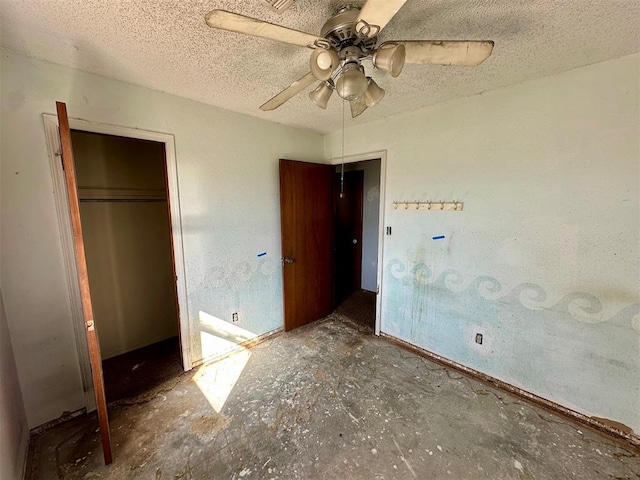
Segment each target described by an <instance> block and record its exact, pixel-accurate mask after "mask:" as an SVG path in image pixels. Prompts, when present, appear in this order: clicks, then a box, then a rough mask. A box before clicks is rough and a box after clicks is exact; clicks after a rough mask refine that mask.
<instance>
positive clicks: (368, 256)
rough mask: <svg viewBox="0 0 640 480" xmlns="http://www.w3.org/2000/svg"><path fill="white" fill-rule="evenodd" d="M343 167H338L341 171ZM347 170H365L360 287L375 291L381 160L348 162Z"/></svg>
mask: <svg viewBox="0 0 640 480" xmlns="http://www.w3.org/2000/svg"><path fill="white" fill-rule="evenodd" d="M340 169H341V167H340V166H338V167H336V172H340ZM344 170H345V172H347V171H352V170H363V172H364V180H363V192H362V195H363V199H362V200H363V201H362V274H361V277H360V283H361V285H360V287H361V288H362V289H363V290H368V291H370V292H375V291H376V290H377V287H378V238H379V236H378V234H379V232H380V231H379V228H378V224H379V223H380V160H366V161H363V162H355V163H348V164H346V165H345V166H344Z"/></svg>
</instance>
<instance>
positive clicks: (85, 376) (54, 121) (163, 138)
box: [42, 113, 193, 411]
mask: <svg viewBox="0 0 640 480" xmlns="http://www.w3.org/2000/svg"><path fill="white" fill-rule="evenodd" d="M42 119H43V122H44V131H45V139H46V144H47V152H48V155H49V166H50V168H51V178H52V181H53V194H54V195H53V196H54V199H55V204H56V213H57V216H58V227H59V231H60V239H61V245H62V253H63V261H64V268H65V273H66V280H67V290H68V292H69V299H70V303H71V316H72V321H73V329H74V334H75V339H76V346H77V349H78V360H79V362H80V372H81V376H82V384H83V389H84V398H85V404H86V408H87V411H92V410H95V408H96V404H95V397H94V394H93V380H92V378H91V367H90V364H89V350H88V345H87V340H86V334H85V325H84V320H83V315H82V304H81V301H80V299H81V297H80V286H79V284H78V274H77V273H78V272H77V269H76V266H75V257H74V250H73V235H72V232H71V221H70V219H69V207H68V205H67V202H66V187H65V177H64V170H63V169H62V162H61V161H60V158H61V157H60V152H61V146H60V136H59V133H58V118H57V116H56V115H51V114H48V113H43V114H42ZM69 126H70V128H71V129H73V130H82V131H85V132H91V133H101V134H105V135H116V136H120V137H127V138H135V139H140V140H151V141H154V142H159V143H163V144H164V146H165V161H166V172H167V190H168V195H169V210H170V213H171V236H172V246H173V258H174V264H175V273H176V291H177V297H178V318H179V327H180V343H181V351H182V366H183V368H184V370H185V371H186V370H190V369H191V368H192V367H193V364H192V356H191V342H190V338H191V334H190V328H189V313H188V310H187V287H186V273H185V263H184V249H183V244H182V217H181V216H180V196H179V192H178V169H177V162H176V149H175V138H174V136H173V135H171V134H168V133H159V132H152V131H149V130H141V129H138V128H129V127H121V126H117V125H109V124H104V123H95V122H89V121H87V120H81V119H77V118H69Z"/></svg>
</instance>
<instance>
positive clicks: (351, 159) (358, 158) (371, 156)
mask: <svg viewBox="0 0 640 480" xmlns="http://www.w3.org/2000/svg"><path fill="white" fill-rule="evenodd" d="M378 159H380V214H379V217H378V273H377V275H376V283H377V285H378V292H377V295H376V325H375V329H374V333H375V334H376V335H380V325H381V315H382V289H383V287H384V286H383V283H382V261H383V252H384V230H385V228H384V227H385V225H384V210H385V186H386V184H387V151H386V150H380V151H377V152H368V153H359V154H355V155H347V156H345V157H336V158H332V159H330V160H329V164H330V165H340V164H341V163H356V162H365V161H367V160H378Z"/></svg>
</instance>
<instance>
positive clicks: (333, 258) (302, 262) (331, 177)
mask: <svg viewBox="0 0 640 480" xmlns="http://www.w3.org/2000/svg"><path fill="white" fill-rule="evenodd" d="M376 153H377V154H376ZM376 153H374V154H367V155H360V156H354V157H347V158H341V159H339V160H338V161H332V162H331V164H329V165H327V164H319V163H309V162H301V161H295V160H285V159H281V160H280V215H281V235H282V237H281V239H282V275H283V303H284V329H285V330H290V329H292V328H297V327H299V326H302V325H306V324H307V323H310V322H313V321H315V320H318V319H320V318H323V317H325V316H326V315H328V314H329V313H331V312H332V311H334V310H335V307H336V306H337V305H336V299H338V298H339V299H340V300H345V301H342V302H341V304H340V307H341V308H342V307H346V306H348V305H349V304H348V303H346V300H347V299H348V298H350V297H351V296H353V295H355V294H358V296H357V297H356V298H355V299H356V300H361V301H364V302H367V303H368V305H369V306H370V308H369V309H368V311H367V309H366V308H365V309H363V308H361V307H362V304H363V303H362V302H360V301H358V302H355V304H352V305H353V306H354V307H355V311H357V312H358V313H360V314H362V315H363V323H366V325H367V326H368V327H369V328H371V327H373V329H374V333H375V334H376V335H379V334H380V292H381V266H382V238H383V237H382V224H383V209H382V208H381V205H382V203H383V201H384V175H385V163H386V152H384V151H382V152H376ZM365 160H371V161H370V162H366V161H365ZM352 163H353V165H351V164H352ZM346 164H348V165H346ZM336 165H339V170H337V168H336ZM359 170H363V171H364V173H362V172H360V173H356V172H357V171H359ZM367 170H369V172H370V173H373V175H371V174H369V175H368V174H367ZM345 171H349V172H354V173H353V174H351V173H348V174H347V182H348V184H347V187H346V188H347V189H348V190H349V191H350V193H349V196H348V198H347V196H346V195H345V196H344V202H343V203H344V210H343V211H342V213H339V210H341V209H343V207H342V206H340V205H339V201H341V199H340V198H339V196H338V197H336V195H339V193H340V192H342V193H345V191H344V188H345V184H344V182H343V173H344V172H345ZM338 172H339V173H340V176H339V177H337V173H338ZM338 178H339V180H338ZM359 178H360V179H362V181H360V180H358V179H359ZM351 179H354V180H353V181H352V180H351ZM352 201H353V203H351V202H352ZM358 202H359V203H358ZM371 206H373V207H374V208H370V207H371ZM338 219H340V222H338ZM353 222H356V223H358V222H359V223H360V226H357V225H356V226H355V227H354V226H353V225H352V223H353ZM337 223H339V225H337ZM337 231H338V232H340V233H339V236H340V237H341V240H342V241H343V242H344V245H343V246H341V247H340V248H339V249H338V246H337V245H338V242H337V238H336V234H335V232H337ZM354 240H355V243H354ZM354 247H355V248H354ZM338 250H339V251H338ZM350 252H351V253H350ZM353 252H357V253H355V254H354V253H353ZM363 262H364V263H363ZM337 275H340V278H339V281H338V282H336V278H337ZM345 297H346V298H345ZM353 315H354V314H353V313H352V314H351V315H349V316H350V317H353Z"/></svg>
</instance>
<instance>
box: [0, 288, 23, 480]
mask: <svg viewBox="0 0 640 480" xmlns="http://www.w3.org/2000/svg"><path fill="white" fill-rule="evenodd" d="M28 440H29V428H28V427H27V416H26V414H25V411H24V405H23V403H22V393H21V392H20V385H19V382H18V372H17V370H16V363H15V360H14V358H13V348H12V347H11V338H10V336H9V327H8V325H7V318H6V315H5V312H4V302H3V301H2V292H1V291H0V478H2V479H7V480H13V479H16V480H17V479H18V478H22V474H23V472H24V466H25V461H26V458H27V443H28Z"/></svg>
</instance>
